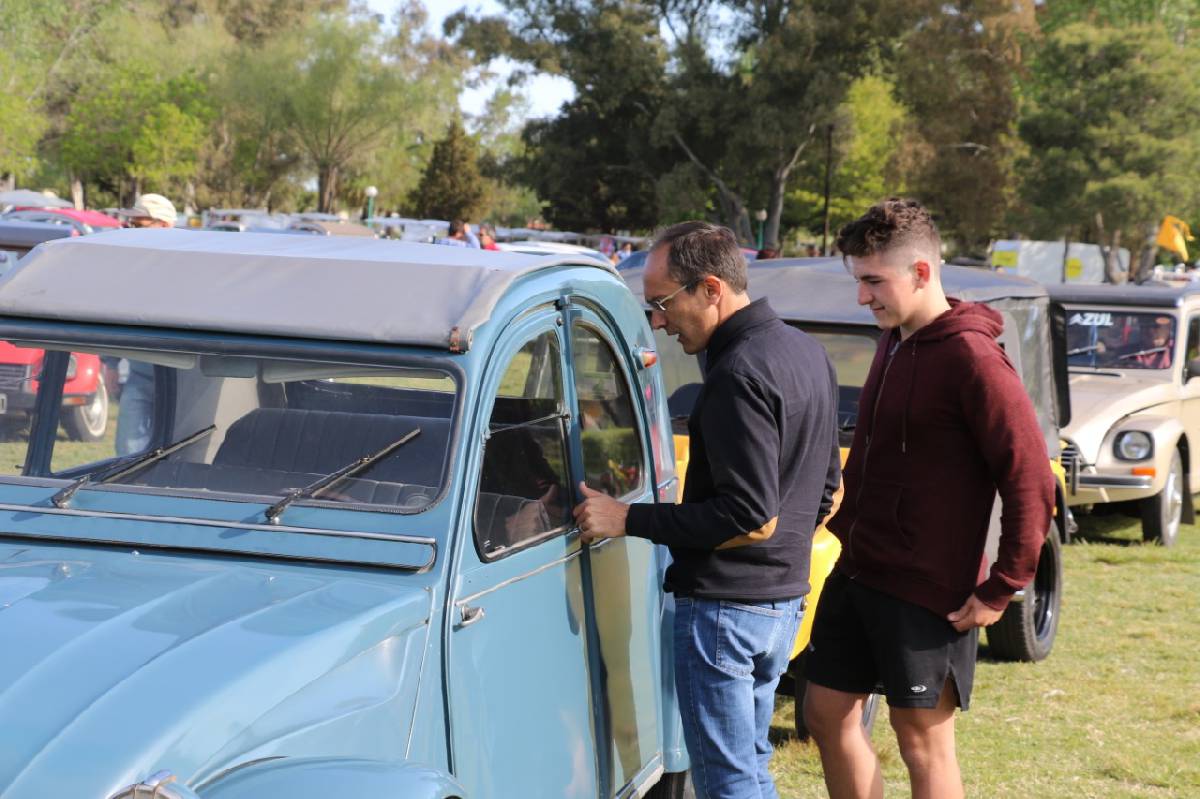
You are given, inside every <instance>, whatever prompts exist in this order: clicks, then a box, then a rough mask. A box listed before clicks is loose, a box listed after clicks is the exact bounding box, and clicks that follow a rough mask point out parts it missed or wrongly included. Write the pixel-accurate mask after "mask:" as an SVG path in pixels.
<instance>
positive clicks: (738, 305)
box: [575, 222, 840, 799]
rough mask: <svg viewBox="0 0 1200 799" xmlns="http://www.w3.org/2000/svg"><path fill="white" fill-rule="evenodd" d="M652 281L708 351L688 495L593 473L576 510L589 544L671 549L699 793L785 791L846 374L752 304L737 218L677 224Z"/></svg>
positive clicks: (681, 681) (654, 313) (647, 282)
mask: <svg viewBox="0 0 1200 799" xmlns="http://www.w3.org/2000/svg"><path fill="white" fill-rule="evenodd" d="M643 289H644V294H645V296H646V299H647V305H648V306H649V308H650V310H651V315H650V323H651V325H652V326H653V327H654V328H656V329H664V330H666V331H667V333H669V334H670V335H673V336H675V337H676V338H677V339H678V341H679V344H680V346H681V347H683V349H684V351H685V352H687V353H689V354H698V353H700V352H704V353H705V356H706V360H705V367H706V368H705V378H704V386H703V388H702V390H701V392H700V395H699V397H698V399H697V401H696V405H695V407H694V409H693V410H692V415H691V418H690V419H689V420H688V432H689V434H690V443H689V452H690V461H689V464H688V471H687V478H686V481H685V488H684V494H683V502H682V504H679V505H669V504H638V505H626V504H624V503H621V502H619V501H617V500H615V499H612V498H611V497H609V496H607V495H606V494H603V493H601V492H599V491H596V490H593V489H591V488H589V487H588V486H586V485H583V484H581V485H580V492H581V493H582V495H583V496H584V501H583V502H582V503H581V504H579V505H578V506H577V507H576V508H575V517H576V519H577V520H578V522H579V526H580V529H581V530H582V532H583V538H584V540H585V541H595V540H597V539H601V538H616V537H620V536H623V535H631V536H638V537H641V538H647V539H649V540H651V541H654V542H655V543H658V544H664V545H666V546H668V547H670V549H671V556H672V560H673V562H672V564H671V566H670V567H669V568H668V569H667V574H666V581H665V585H664V589H665V590H666V591H668V592H671V593H673V594H674V596H675V630H674V635H675V684H676V690H677V692H678V695H679V705H680V713H681V715H682V717H683V723H684V737H685V740H686V742H687V748H688V754H689V755H690V758H691V772H692V780H693V782H694V783H695V787H696V795H697V796H698V797H699V798H700V799H706V798H707V799H760V798H761V799H774V797H776V796H777V794H776V792H775V786H774V783H773V781H772V779H771V775H770V773H769V772H768V770H767V765H768V763H769V761H770V758H771V744H770V742H769V741H768V740H767V730H768V728H769V726H770V721H771V715H772V712H773V711H774V707H775V686H776V685H777V684H778V682H779V677H780V675H781V674H782V673H783V671H784V669H785V668H786V667H787V664H788V659H789V657H790V655H791V649H792V643H793V641H794V640H795V637H796V630H797V628H798V627H799V624H800V619H801V615H802V614H803V612H804V597H805V595H806V594H807V593H808V591H809V583H808V571H809V558H810V555H811V550H812V535H813V532H814V531H815V530H816V528H817V525H818V524H819V523H820V521H821V518H822V517H823V516H824V515H825V514H826V512H828V510H829V508H830V505H831V502H832V496H833V492H834V490H835V489H836V488H837V485H838V480H839V463H840V461H839V457H838V445H837V425H836V423H835V422H836V412H837V380H836V379H835V376H834V373H833V367H832V366H831V365H830V363H829V358H828V357H827V356H826V354H825V351H824V350H823V349H822V348H821V345H820V344H818V343H817V342H816V341H815V340H814V339H812V338H811V337H809V336H808V335H806V334H805V333H803V332H801V331H800V330H798V329H796V328H793V327H790V326H788V325H786V324H784V323H783V322H782V321H781V320H780V319H779V317H778V316H776V315H775V312H774V311H773V310H771V306H770V305H768V304H767V301H766V300H765V299H759V300H754V301H751V300H750V297H749V296H748V294H747V293H746V289H747V270H746V259H745V257H744V256H743V255H742V252H741V250H740V249H739V247H738V243H737V240H736V239H735V238H734V235H733V233H732V232H731V231H730V230H728V229H727V228H723V227H718V226H716V225H711V224H708V223H707V222H682V223H680V224H678V225H674V226H673V227H670V228H668V229H667V230H666V231H664V232H663V233H662V234H661V235H660V236H659V237H658V239H657V240H656V241H655V243H654V245H653V247H652V248H651V250H650V255H649V257H648V259H647V261H646V270H645V273H644V277H643Z"/></svg>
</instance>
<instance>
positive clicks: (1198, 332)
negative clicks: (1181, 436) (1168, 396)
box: [1175, 311, 1200, 491]
mask: <svg viewBox="0 0 1200 799" xmlns="http://www.w3.org/2000/svg"><path fill="white" fill-rule="evenodd" d="M1186 342H1187V343H1186V346H1185V347H1184V351H1183V358H1181V359H1180V362H1179V363H1177V364H1175V373H1176V374H1177V375H1179V380H1180V383H1181V384H1182V386H1183V388H1182V389H1181V390H1180V394H1179V396H1180V400H1181V402H1180V409H1179V410H1180V414H1179V415H1180V421H1182V422H1183V429H1184V430H1186V431H1187V434H1188V436H1189V438H1190V440H1191V441H1193V442H1195V441H1196V440H1198V439H1200V377H1193V378H1191V379H1190V380H1189V379H1188V368H1187V367H1188V364H1189V363H1190V362H1192V361H1195V360H1196V359H1198V358H1200V313H1197V312H1195V311H1193V312H1192V313H1190V314H1189V315H1188V317H1187V339H1186ZM1190 455H1191V463H1190V464H1187V466H1188V474H1189V475H1194V474H1196V469H1197V468H1200V447H1197V446H1195V444H1193V446H1192V447H1190ZM1196 487H1197V481H1196V480H1195V478H1192V479H1191V485H1190V486H1189V488H1190V490H1192V491H1195V490H1196Z"/></svg>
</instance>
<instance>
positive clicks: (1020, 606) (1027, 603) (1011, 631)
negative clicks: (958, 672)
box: [987, 525, 1063, 663]
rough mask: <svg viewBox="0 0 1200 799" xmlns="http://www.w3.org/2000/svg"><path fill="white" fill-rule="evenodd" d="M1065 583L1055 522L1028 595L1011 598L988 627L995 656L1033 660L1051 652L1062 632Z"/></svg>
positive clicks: (1060, 547)
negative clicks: (1055, 639) (1059, 622)
mask: <svg viewBox="0 0 1200 799" xmlns="http://www.w3.org/2000/svg"><path fill="white" fill-rule="evenodd" d="M1062 583H1063V564H1062V540H1061V537H1060V536H1059V533H1058V529H1057V525H1055V526H1054V528H1052V529H1051V531H1050V534H1049V535H1047V536H1046V540H1045V542H1044V543H1043V544H1042V551H1041V554H1040V555H1039V556H1038V565H1037V572H1036V573H1035V574H1034V576H1033V582H1032V583H1031V584H1030V585H1029V587H1028V588H1026V589H1025V598H1024V599H1023V600H1022V601H1020V602H1010V603H1009V605H1008V607H1007V608H1006V609H1005V611H1004V615H1003V616H1001V617H1000V620H999V621H998V622H996V623H995V624H993V625H992V626H991V627H988V628H987V640H988V647H989V648H990V649H991V653H992V655H993V656H994V657H996V658H999V659H1000V660H1016V661H1023V662H1026V663H1033V662H1036V661H1039V660H1044V659H1045V658H1046V656H1048V655H1049V654H1050V650H1051V649H1053V648H1054V637H1055V636H1056V635H1057V634H1058V616H1059V609H1060V608H1061V607H1062Z"/></svg>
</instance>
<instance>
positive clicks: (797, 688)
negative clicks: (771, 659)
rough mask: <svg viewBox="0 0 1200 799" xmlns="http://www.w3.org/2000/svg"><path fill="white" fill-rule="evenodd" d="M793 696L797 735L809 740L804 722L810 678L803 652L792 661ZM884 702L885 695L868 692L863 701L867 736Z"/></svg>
mask: <svg viewBox="0 0 1200 799" xmlns="http://www.w3.org/2000/svg"><path fill="white" fill-rule="evenodd" d="M791 671H792V698H793V702H794V703H795V704H794V711H795V716H796V723H795V727H796V737H797V738H799V739H800V740H802V741H807V740H808V739H809V737H810V735H809V732H808V725H807V724H805V723H804V694H805V693H806V692H807V691H808V680H806V679H804V655H803V654H801V655H800V656H799V657H797V658H796V659H795V660H793V661H792V669H791ZM882 702H883V697H882V696H880V695H879V694H868V695H867V701H866V702H864V703H863V716H862V726H863V731H864V732H865V733H866V734H867V737H868V738H870V737H871V731H872V730H873V729H875V717H876V716H878V715H879V706H880V704H882Z"/></svg>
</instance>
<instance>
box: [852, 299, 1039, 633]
mask: <svg viewBox="0 0 1200 799" xmlns="http://www.w3.org/2000/svg"><path fill="white" fill-rule="evenodd" d="M950 302H951V306H952V307H951V309H950V310H949V311H946V312H945V313H943V314H942V315H941V316H939V317H938V318H937V319H935V320H934V321H932V322H930V323H929V324H928V325H926V326H925V327H922V328H921V329H920V330H918V331H916V332H915V333H914V334H913V335H912V336H910V337H909V338H908V339H906V340H905V341H904V342H903V343H900V337H899V334H898V331H896V330H892V331H889V332H887V333H885V334H884V335H883V337H882V339H881V340H880V342H879V349H878V350H877V351H876V353H875V361H874V363H873V364H872V365H871V371H870V373H869V374H868V375H867V381H866V384H865V385H864V386H863V389H862V396H861V398H860V400H859V405H858V426H857V427H856V428H855V431H854V443H853V444H852V445H851V447H850V457H849V458H848V459H847V461H846V474H845V477H846V482H845V489H846V491H845V494H844V496H843V499H842V505H841V507H840V508H839V509H838V512H837V513H836V514H834V516H833V518H832V519H830V520H829V523H828V527H829V529H830V530H831V531H833V533H834V534H835V535H836V536H837V537H838V538H839V539H840V540H841V542H842V554H841V557H840V559H839V560H838V563H837V568H838V570H839V571H842V572H844V573H845V574H847V575H848V576H850V577H852V578H854V579H856V580H858V581H859V582H861V583H863V584H865V585H868V586H871V587H872V588H875V589H877V590H879V591H883V592H884V593H887V594H890V595H892V596H895V597H899V598H900V599H904V600H906V601H908V602H912V603H914V604H917V605H921V606H922V607H925V608H928V609H929V610H931V611H933V612H935V613H937V614H939V615H943V616H944V615H946V614H948V613H951V612H953V611H955V610H958V609H959V607H961V606H962V604H963V603H964V602H966V600H967V597H969V596H970V595H971V594H972V593H974V594H975V596H977V597H978V598H979V599H980V601H982V602H983V603H984V604H986V605H988V606H989V607H992V608H995V609H996V610H1003V609H1004V607H1005V606H1006V605H1007V604H1008V601H1009V600H1010V599H1011V598H1012V595H1013V592H1015V591H1016V590H1017V589H1019V588H1022V587H1024V586H1025V585H1028V583H1029V581H1030V580H1032V579H1033V574H1034V571H1035V570H1036V568H1037V562H1038V553H1039V552H1040V551H1041V547H1042V541H1043V539H1044V538H1045V535H1046V530H1047V529H1049V526H1050V521H1051V514H1052V513H1053V510H1054V477H1053V475H1052V474H1051V472H1050V461H1049V458H1048V456H1047V454H1046V444H1045V442H1044V440H1043V439H1042V431H1041V428H1040V426H1039V425H1038V420H1037V415H1036V414H1035V413H1034V410H1033V405H1032V403H1031V402H1030V401H1029V396H1028V395H1027V394H1026V393H1025V389H1024V388H1023V387H1022V385H1021V379H1020V377H1018V376H1017V373H1016V370H1015V369H1013V366H1012V364H1011V363H1010V362H1009V360H1008V358H1007V357H1006V356H1005V354H1004V351H1003V350H1002V349H1000V345H999V344H997V343H996V337H997V336H998V335H1000V333H1001V331H1002V330H1003V329H1004V328H1003V322H1002V319H1001V317H1000V315H999V314H998V313H996V312H995V311H994V310H992V309H991V308H988V307H987V306H986V305H977V304H975V303H970V302H959V301H958V300H954V299H952V300H950ZM893 351H894V354H891V355H889V353H893ZM889 358H890V360H889ZM997 491H999V493H1000V497H1001V499H1002V500H1003V502H1004V508H1003V513H1002V515H1001V520H1000V526H1001V536H1000V550H999V554H998V556H997V558H996V562H995V563H994V564H993V565H992V567H991V571H990V574H988V573H987V572H985V571H984V570H983V554H984V544H985V542H986V539H987V532H988V522H989V519H990V517H991V512H992V502H993V499H994V498H995V496H996V492H997Z"/></svg>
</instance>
